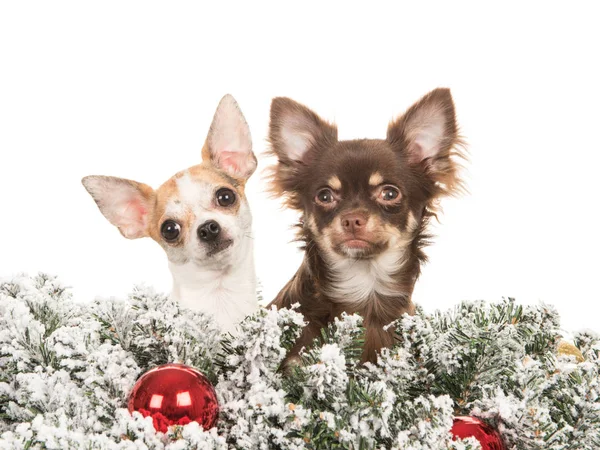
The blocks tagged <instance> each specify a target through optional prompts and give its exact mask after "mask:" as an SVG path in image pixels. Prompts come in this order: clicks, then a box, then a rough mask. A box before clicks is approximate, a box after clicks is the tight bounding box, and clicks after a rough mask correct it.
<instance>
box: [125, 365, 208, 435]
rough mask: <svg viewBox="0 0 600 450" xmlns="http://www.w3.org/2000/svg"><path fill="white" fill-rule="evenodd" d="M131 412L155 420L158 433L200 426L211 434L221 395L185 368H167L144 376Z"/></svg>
mask: <svg viewBox="0 0 600 450" xmlns="http://www.w3.org/2000/svg"><path fill="white" fill-rule="evenodd" d="M127 406H128V408H129V412H133V411H137V412H139V413H141V414H142V415H143V416H144V417H148V416H151V417H152V422H153V424H154V429H155V430H156V431H162V432H163V433H166V432H167V430H168V428H169V426H171V425H185V424H188V423H190V422H194V421H195V422H198V423H199V424H200V425H202V428H204V429H205V430H208V429H210V428H212V427H214V426H215V424H216V423H217V418H218V416H219V405H218V403H217V394H216V393H215V389H214V388H213V386H212V385H211V384H210V381H208V379H207V378H206V377H205V376H204V375H202V374H201V373H200V372H198V371H197V370H196V369H194V368H192V367H189V366H186V365H183V364H165V365H163V366H158V367H155V368H154V369H151V370H149V371H148V372H146V373H145V374H144V375H142V376H141V377H140V378H139V379H138V380H137V382H136V383H135V386H134V387H133V390H132V391H131V394H130V395H129V403H128V405H127Z"/></svg>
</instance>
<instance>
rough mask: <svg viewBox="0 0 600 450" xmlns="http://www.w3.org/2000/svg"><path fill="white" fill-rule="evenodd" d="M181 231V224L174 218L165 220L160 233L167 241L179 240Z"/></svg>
mask: <svg viewBox="0 0 600 450" xmlns="http://www.w3.org/2000/svg"><path fill="white" fill-rule="evenodd" d="M179 233H181V225H179V224H178V223H177V222H175V221H174V220H165V221H164V222H163V224H162V225H161V227H160V234H161V235H162V237H163V238H164V239H165V241H167V242H173V241H175V240H177V238H178V237H179Z"/></svg>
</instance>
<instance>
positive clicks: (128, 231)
mask: <svg viewBox="0 0 600 450" xmlns="http://www.w3.org/2000/svg"><path fill="white" fill-rule="evenodd" d="M81 183H82V184H83V186H84V187H85V188H86V189H87V191H88V192H89V193H90V195H91V196H92V198H93V199H94V201H95V202H96V204H97V205H98V208H99V209H100V212H101V213H102V214H103V215H104V217H106V218H107V219H108V221H109V222H110V223H112V224H113V225H114V226H116V227H117V228H118V229H119V231H120V232H121V234H122V235H123V236H125V237H126V238H128V239H137V238H141V237H145V236H148V222H149V219H150V216H151V214H152V211H153V209H154V203H155V193H154V190H153V189H152V188H151V187H150V186H148V185H146V184H143V183H138V182H137V181H131V180H126V179H123V178H116V177H105V176H101V175H91V176H87V177H84V178H83V179H82V180H81Z"/></svg>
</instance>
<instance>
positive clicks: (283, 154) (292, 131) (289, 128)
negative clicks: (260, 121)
mask: <svg viewBox="0 0 600 450" xmlns="http://www.w3.org/2000/svg"><path fill="white" fill-rule="evenodd" d="M336 141H337V128H336V127H335V126H334V125H332V124H330V123H327V122H326V121H324V120H323V119H321V118H320V117H319V116H318V115H317V114H316V113H314V112H313V111H312V110H310V109H308V108H307V107H306V106H304V105H302V104H300V103H298V102H295V101H294V100H292V99H290V98H287V97H276V98H274V99H273V101H272V102H271V121H270V123H269V142H270V143H271V149H272V151H273V153H275V155H276V156H277V158H278V159H279V161H280V162H281V163H284V164H290V163H292V164H293V163H304V164H306V163H307V162H309V159H310V155H311V151H312V150H315V149H316V147H317V146H318V145H319V144H323V145H325V146H328V145H332V144H334V143H335V142H336Z"/></svg>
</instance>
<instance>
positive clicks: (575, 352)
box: [557, 341, 585, 362]
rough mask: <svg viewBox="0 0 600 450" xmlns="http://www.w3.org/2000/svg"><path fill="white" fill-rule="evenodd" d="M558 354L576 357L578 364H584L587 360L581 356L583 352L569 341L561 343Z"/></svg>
mask: <svg viewBox="0 0 600 450" xmlns="http://www.w3.org/2000/svg"><path fill="white" fill-rule="evenodd" d="M557 353H558V354H559V355H570V356H574V357H575V359H576V360H577V361H578V362H584V361H585V358H584V357H583V355H582V354H581V351H580V350H579V349H578V348H577V347H575V346H574V345H573V344H571V343H570V342H567V341H560V342H559V343H558V348H557Z"/></svg>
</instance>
